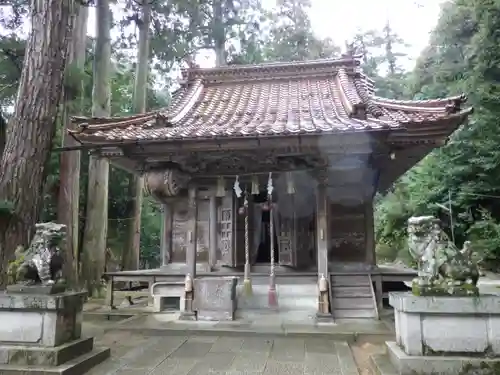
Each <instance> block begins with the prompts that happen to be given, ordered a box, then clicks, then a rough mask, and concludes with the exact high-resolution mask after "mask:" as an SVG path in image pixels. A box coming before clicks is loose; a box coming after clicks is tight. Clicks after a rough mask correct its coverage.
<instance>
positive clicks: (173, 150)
mask: <svg viewBox="0 0 500 375" xmlns="http://www.w3.org/2000/svg"><path fill="white" fill-rule="evenodd" d="M465 102H466V98H465V96H463V95H459V96H455V97H449V98H443V99H435V100H423V101H403V100H392V99H385V98H382V97H379V96H377V95H376V90H375V88H374V86H373V81H372V80H371V79H370V78H369V77H367V76H366V75H365V74H364V73H363V71H362V69H361V68H360V60H359V59H358V58H356V57H353V56H343V57H342V58H340V59H328V60H316V61H307V62H293V63H269V64H262V65H243V66H225V67H220V68H210V69H202V68H190V69H187V70H184V71H183V81H182V84H181V88H180V89H179V90H177V91H176V92H175V93H174V96H173V99H172V102H171V104H170V106H169V107H167V108H164V109H160V110H156V111H152V112H148V113H144V114H139V115H132V116H126V117H113V118H74V119H73V121H74V122H76V123H77V125H78V127H77V130H73V131H71V134H72V136H73V137H74V138H75V139H76V140H77V141H78V142H79V143H80V144H81V147H84V148H87V149H91V150H92V152H93V153H95V154H96V155H99V156H101V157H104V158H107V159H109V161H110V162H111V163H112V164H113V165H115V166H117V167H120V168H123V169H125V170H127V171H130V172H132V173H135V174H138V175H142V176H144V181H145V188H146V191H147V192H148V193H150V194H151V195H152V196H154V197H155V199H156V200H157V201H158V202H159V203H160V204H161V206H162V210H161V212H162V223H163V224H162V233H161V259H162V266H161V268H160V269H159V270H154V272H152V271H151V272H152V273H153V274H155V275H156V276H155V281H158V280H162V278H161V277H162V275H163V276H164V277H165V278H168V277H170V279H168V280H171V279H172V278H173V276H176V277H178V280H184V277H185V275H186V274H189V276H190V277H191V278H192V279H193V280H194V282H195V283H196V279H197V278H198V277H200V276H203V277H210V275H213V276H216V275H237V276H238V277H239V278H240V279H239V282H240V283H243V282H244V280H246V279H252V278H256V277H264V276H265V275H269V277H270V289H271V290H272V289H273V288H275V285H273V284H275V283H278V284H279V283H280V278H281V277H285V276H282V275H289V276H288V277H290V275H295V276H294V277H297V278H300V277H301V275H307V276H308V277H309V278H311V277H313V280H318V283H319V284H321V283H323V284H326V285H323V288H325V287H326V288H327V289H328V293H327V297H326V300H322V298H321V290H320V291H319V292H318V288H315V289H311V290H312V291H313V292H312V293H316V294H318V293H319V294H320V296H319V299H318V296H313V298H315V299H318V312H319V313H320V314H326V315H328V314H331V315H333V316H334V317H376V316H377V304H378V306H380V303H381V301H380V299H381V290H379V291H378V294H376V295H375V289H374V286H373V283H372V281H373V280H375V279H376V278H377V277H379V276H380V275H381V274H382V273H383V272H382V271H381V270H380V269H379V267H377V265H376V255H375V243H374V227H373V198H374V196H375V194H376V193H377V192H385V191H387V189H389V188H390V187H391V185H392V184H393V182H394V181H395V180H397V179H398V178H399V177H400V176H401V175H402V174H404V173H405V172H406V171H407V170H409V169H410V168H411V167H412V166H414V165H415V164H416V163H417V162H418V161H420V160H421V159H422V158H423V157H424V156H426V155H427V154H428V153H429V152H430V151H432V150H433V149H435V148H437V147H440V146H442V145H444V144H445V143H446V141H447V139H448V137H449V136H450V134H451V133H453V132H454V131H455V130H456V129H457V128H458V127H459V126H460V125H461V124H463V123H464V122H465V121H466V120H467V118H468V116H469V114H470V113H471V112H472V108H470V107H466V106H465ZM133 272H136V273H137V272H139V271H128V273H127V271H124V272H122V273H117V274H116V275H115V276H116V277H118V276H119V275H120V274H122V275H123V277H125V276H127V275H132V274H133ZM137 274H140V275H146V274H147V272H146V270H144V271H142V273H137ZM118 279H119V278H118ZM137 279H138V280H143V279H140V278H139V277H137ZM123 280H124V279H123ZM349 286H351V287H354V286H355V287H357V289H356V290H357V291H360V290H361V289H360V288H361V287H364V288H366V293H361V294H360V297H359V298H358V299H353V300H351V302H355V303H350V304H349V303H348V302H349V301H345V299H348V298H349V297H353V296H355V295H356V293H355V291H354V289H352V293H351V292H349V289H346V288H348V287H349ZM319 289H321V288H319ZM378 289H381V287H378ZM361 295H363V296H364V297H361ZM194 298H195V299H196V298H197V296H196V294H195V296H194ZM198 298H201V297H200V296H198ZM362 298H364V300H363V299H362ZM363 301H365V302H366V304H367V305H368V307H366V309H367V310H368V312H367V313H366V314H365V313H363V314H357V313H356V310H362V309H363V308H364V307H361V305H362V303H361V302H363ZM373 301H376V302H373ZM370 303H372V305H370ZM324 304H326V306H328V307H326V308H325V307H324V306H325V305H324ZM356 306H357V307H356ZM358 315H359V316H358Z"/></svg>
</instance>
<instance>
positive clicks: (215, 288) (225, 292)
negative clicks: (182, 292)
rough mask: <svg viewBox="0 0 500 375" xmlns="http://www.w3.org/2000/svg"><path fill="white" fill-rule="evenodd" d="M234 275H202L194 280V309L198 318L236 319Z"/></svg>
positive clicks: (236, 280) (235, 283)
mask: <svg viewBox="0 0 500 375" xmlns="http://www.w3.org/2000/svg"><path fill="white" fill-rule="evenodd" d="M237 283H238V278H237V277H233V276H221V277H200V278H197V279H195V281H194V290H195V293H194V310H195V311H196V312H197V319H198V320H229V321H232V320H234V317H235V312H236V307H237V302H236V285H237Z"/></svg>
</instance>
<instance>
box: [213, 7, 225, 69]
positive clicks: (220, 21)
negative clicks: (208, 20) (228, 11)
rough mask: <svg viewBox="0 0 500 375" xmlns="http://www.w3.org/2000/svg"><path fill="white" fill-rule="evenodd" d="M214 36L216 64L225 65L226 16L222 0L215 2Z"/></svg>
mask: <svg viewBox="0 0 500 375" xmlns="http://www.w3.org/2000/svg"><path fill="white" fill-rule="evenodd" d="M213 12H214V20H213V30H212V33H213V38H214V51H215V66H217V67H219V66H225V65H226V64H227V61H226V28H225V25H224V16H223V9H222V0H214V2H213Z"/></svg>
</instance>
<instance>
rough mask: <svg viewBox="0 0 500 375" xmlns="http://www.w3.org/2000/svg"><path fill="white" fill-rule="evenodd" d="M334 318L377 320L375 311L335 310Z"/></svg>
mask: <svg viewBox="0 0 500 375" xmlns="http://www.w3.org/2000/svg"><path fill="white" fill-rule="evenodd" d="M333 317H334V318H337V319H375V318H376V316H375V310H374V309H361V308H360V309H333Z"/></svg>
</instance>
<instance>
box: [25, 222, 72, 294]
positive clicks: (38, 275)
mask: <svg viewBox="0 0 500 375" xmlns="http://www.w3.org/2000/svg"><path fill="white" fill-rule="evenodd" d="M65 235H66V226H65V225H64V224H57V223H39V224H36V233H35V236H34V237H33V240H32V241H31V243H30V246H29V247H28V249H27V250H25V251H22V250H21V252H20V253H18V257H19V256H22V259H23V260H22V263H21V264H20V265H19V268H18V270H17V280H19V281H24V282H25V283H27V284H44V285H50V284H54V283H56V282H57V281H59V280H60V279H61V277H62V266H63V258H62V255H61V254H60V250H59V247H58V245H59V242H60V241H61V240H62V239H63V238H64V237H65Z"/></svg>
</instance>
